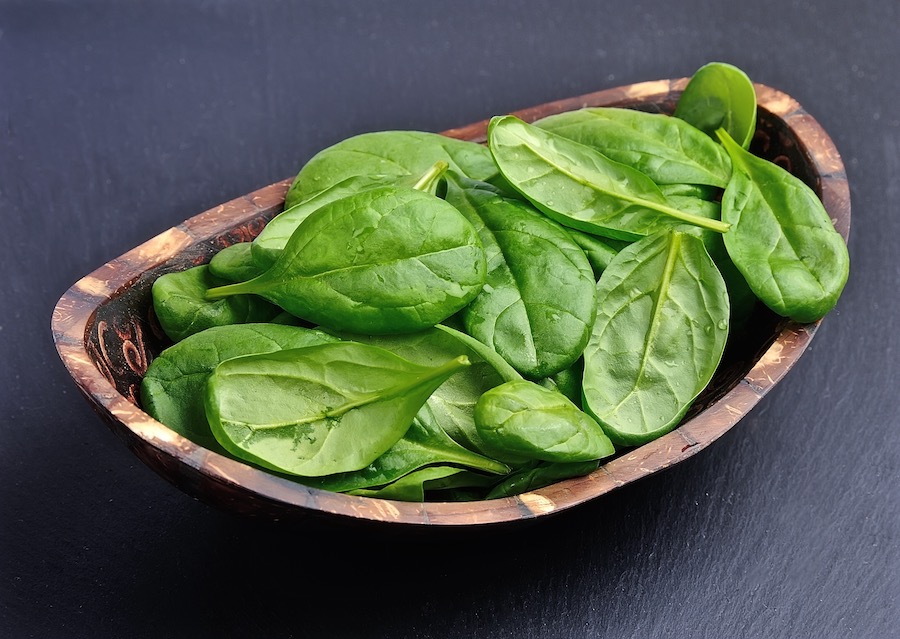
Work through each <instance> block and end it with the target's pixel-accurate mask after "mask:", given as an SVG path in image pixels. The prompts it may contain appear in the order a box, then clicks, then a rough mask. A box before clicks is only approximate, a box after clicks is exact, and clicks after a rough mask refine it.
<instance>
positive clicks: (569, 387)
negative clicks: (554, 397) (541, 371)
mask: <svg viewBox="0 0 900 639" xmlns="http://www.w3.org/2000/svg"><path fill="white" fill-rule="evenodd" d="M583 375H584V360H583V359H581V358H579V359H578V361H577V362H575V363H574V364H572V366H570V367H569V368H566V369H564V370H561V371H559V372H558V373H555V374H553V375H551V376H550V377H545V378H544V379H542V380H539V381H538V384H540V385H541V386H543V387H544V388H549V389H550V390H553V391H556V392H558V393H562V394H563V395H564V396H565V397H566V398H567V399H568V400H569V401H570V402H572V403H573V404H575V405H576V406H580V405H581V378H582V377H583Z"/></svg>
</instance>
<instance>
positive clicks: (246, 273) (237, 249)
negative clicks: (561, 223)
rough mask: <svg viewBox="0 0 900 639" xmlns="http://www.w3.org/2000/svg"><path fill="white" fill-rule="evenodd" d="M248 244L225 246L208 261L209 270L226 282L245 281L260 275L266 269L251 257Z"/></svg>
mask: <svg viewBox="0 0 900 639" xmlns="http://www.w3.org/2000/svg"><path fill="white" fill-rule="evenodd" d="M250 246H251V244H250V242H240V243H238V244H232V245H231V246H226V247H225V248H223V249H222V250H221V251H219V252H218V253H216V254H215V255H213V258H212V259H211V260H210V261H209V272H210V273H211V274H212V275H213V276H214V277H218V278H219V279H221V280H226V281H228V282H246V281H247V280H252V279H253V278H254V277H256V276H257V275H260V274H261V273H262V272H263V271H265V270H266V269H265V268H262V267H261V266H260V265H259V264H257V263H256V261H255V260H254V259H253V255H252V254H251V251H250Z"/></svg>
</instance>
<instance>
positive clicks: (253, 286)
mask: <svg viewBox="0 0 900 639" xmlns="http://www.w3.org/2000/svg"><path fill="white" fill-rule="evenodd" d="M485 271H486V263H485V259H484V250H483V249H482V247H481V241H480V240H479V239H478V234H477V233H476V232H475V229H474V228H472V225H471V224H470V223H469V222H468V221H467V220H466V219H465V218H464V217H463V216H462V215H461V214H460V213H459V212H458V211H457V210H456V209H455V208H454V207H453V206H452V205H450V204H448V203H447V202H445V201H443V200H441V199H440V198H437V197H435V196H433V195H429V194H427V193H422V192H419V191H414V190H404V189H398V188H395V187H381V188H377V189H372V190H368V191H364V192H361V193H357V194H355V195H351V196H349V197H345V198H343V199H340V200H337V201H335V202H331V203H330V204H327V205H325V206H323V207H322V208H320V209H318V210H317V211H316V212H315V213H314V214H312V215H310V216H309V217H308V218H307V219H306V220H305V221H304V222H303V223H301V225H300V226H299V227H298V228H297V231H296V232H295V233H294V234H293V235H292V236H291V239H290V241H289V242H288V244H287V246H285V248H284V250H283V251H282V253H281V255H280V256H279V257H278V260H277V261H276V262H275V264H274V265H273V266H272V267H271V268H270V269H269V270H268V271H266V272H265V273H263V274H262V275H260V276H259V277H257V278H255V279H253V280H250V281H249V282H244V283H242V284H233V285H231V286H224V287H221V288H218V289H214V290H212V291H210V292H209V294H208V295H209V297H210V298H212V299H215V298H218V297H223V296H227V295H234V294H243V293H254V294H258V295H260V296H262V297H265V298H266V299H268V300H270V301H272V302H275V303H276V304H278V305H279V306H281V307H282V308H283V309H285V310H286V311H289V312H291V313H293V314H294V315H297V316H298V317H301V318H303V319H306V320H308V321H310V322H313V323H315V324H321V325H323V326H326V327H328V328H330V329H333V330H339V331H348V332H353V333H373V334H374V333H379V334H380V333H404V332H415V331H419V330H422V329H424V328H427V327H429V326H433V325H434V324H436V323H438V322H440V321H442V320H444V319H446V318H447V317H449V316H450V315H452V314H454V313H456V312H457V311H458V310H460V309H461V308H463V307H464V306H465V305H466V304H468V303H469V302H470V301H471V300H472V299H473V298H474V297H475V296H476V295H477V294H478V292H479V291H480V290H481V288H482V286H483V285H484V280H485Z"/></svg>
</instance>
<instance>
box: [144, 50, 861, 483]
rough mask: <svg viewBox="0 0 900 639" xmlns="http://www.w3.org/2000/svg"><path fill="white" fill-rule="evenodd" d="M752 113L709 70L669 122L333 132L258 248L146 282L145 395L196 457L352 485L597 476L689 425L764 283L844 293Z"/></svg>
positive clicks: (834, 242)
mask: <svg viewBox="0 0 900 639" xmlns="http://www.w3.org/2000/svg"><path fill="white" fill-rule="evenodd" d="M755 126H756V98H755V93H754V89H753V85H752V84H751V83H750V80H749V79H748V78H747V76H746V74H744V73H743V72H742V71H740V70H739V69H737V68H735V67H733V66H730V65H727V64H722V63H712V64H709V65H706V66H704V67H703V68H701V69H700V70H699V71H698V72H697V73H696V74H695V75H694V77H693V78H692V79H691V82H690V83H689V84H688V86H687V88H686V90H685V91H684V93H683V95H682V97H681V99H680V101H679V102H678V105H677V109H676V111H675V114H674V117H672V116H667V115H660V114H649V113H643V112H639V111H632V110H625V109H616V108H587V109H582V110H579V111H572V112H568V113H562V114H559V115H554V116H551V117H548V118H545V119H543V120H540V121H538V122H536V123H534V124H527V123H525V122H523V121H522V120H519V119H518V118H515V117H513V116H500V117H496V118H494V119H493V120H492V121H491V123H490V127H489V130H488V144H487V146H482V145H478V144H474V143H469V142H462V141H459V140H451V139H448V138H444V137H442V136H439V135H435V134H431V133H423V132H410V131H399V132H398V131H386V132H379V133H370V134H365V135H360V136H356V137H353V138H350V139H348V140H345V141H343V142H340V143H338V144H336V145H334V146H332V147H330V148H328V149H325V150H323V151H321V152H320V153H319V154H317V155H316V156H315V157H314V158H312V160H310V161H309V163H307V164H306V166H304V167H303V169H302V170H301V171H300V173H299V174H298V176H297V179H296V180H295V182H294V184H293V186H292V187H291V188H290V191H289V192H288V196H287V201H286V204H285V206H286V208H285V210H284V212H283V213H282V214H280V215H279V216H277V217H276V218H275V219H274V220H273V221H272V222H271V223H270V224H269V225H268V226H267V227H266V228H265V229H264V230H263V232H262V233H261V234H260V235H259V236H258V237H257V238H256V240H255V241H253V242H252V243H246V244H238V245H235V246H232V247H229V248H228V249H225V250H223V251H222V252H220V253H219V254H217V255H216V256H215V257H214V258H213V260H212V261H211V263H210V264H209V265H208V266H199V267H196V268H192V269H189V270H187V271H183V272H177V273H171V274H168V275H164V276H162V277H160V278H159V279H158V280H157V281H156V282H155V284H154V286H153V302H154V308H155V312H156V315H157V317H158V318H159V321H160V325H161V326H162V328H163V329H164V331H165V332H166V333H167V335H168V336H169V337H170V338H171V339H172V340H173V341H174V342H176V343H175V344H174V345H172V346H171V347H169V348H168V349H166V350H165V351H163V353H162V354H161V355H160V356H159V357H158V358H157V359H156V360H154V361H153V362H152V364H151V365H150V367H149V370H148V371H147V374H146V376H145V378H144V380H143V384H142V387H141V399H142V404H143V406H144V408H145V409H146V410H147V411H148V412H149V413H150V414H151V415H152V416H154V417H155V418H156V419H158V420H160V421H161V422H163V423H164V424H166V425H168V426H169V427H171V428H172V429H173V430H175V431H176V432H178V433H179V434H181V435H183V436H185V437H187V438H188V439H190V440H192V441H194V442H196V443H198V444H200V445H201V446H204V447H206V448H208V449H210V450H214V451H216V452H218V453H220V454H224V455H230V456H233V457H235V458H237V459H240V460H243V461H244V462H246V463H250V464H253V465H255V466H258V467H260V468H263V469H266V470H267V471H269V472H273V473H277V474H279V475H282V476H285V477H289V478H292V479H293V480H295V481H298V482H300V483H303V484H306V485H309V486H313V487H317V488H322V489H327V490H333V491H340V492H347V493H352V494H357V495H366V496H372V497H382V498H391V499H402V500H423V499H438V500H466V499H486V498H494V497H503V496H509V495H514V494H518V493H521V492H524V491H528V490H532V489H535V488H537V487H540V486H544V485H547V484H549V483H552V482H556V481H559V480H561V479H565V478H567V477H573V476H578V475H583V474H586V473H590V472H592V471H593V470H595V469H596V468H597V467H598V465H599V464H600V463H601V460H602V459H605V458H607V457H609V456H611V455H613V454H615V453H616V447H628V446H635V445H640V444H643V443H645V442H648V441H651V440H652V439H654V438H656V437H659V436H661V435H663V434H665V433H667V432H669V431H670V430H672V429H673V428H674V427H675V426H676V425H677V424H678V423H679V421H680V420H681V419H682V417H683V416H684V414H685V412H686V411H687V410H688V408H689V407H690V406H691V404H692V403H693V402H694V400H695V399H696V398H697V396H698V395H699V393H700V392H701V391H702V390H703V389H704V388H705V387H706V386H707V384H708V383H709V382H710V380H711V379H712V376H713V374H714V373H715V371H716V368H717V367H718V365H719V362H720V359H721V357H722V353H723V350H724V348H725V343H726V340H727V338H728V335H729V329H730V327H733V326H736V325H739V324H740V323H741V322H744V321H746V319H747V317H748V316H749V313H750V310H751V309H752V307H753V305H754V304H756V302H757V300H759V301H761V302H762V303H764V304H765V305H767V306H768V307H769V308H770V309H772V310H773V311H774V312H776V313H779V314H781V315H783V316H786V317H790V318H792V319H795V320H797V321H801V322H810V321H814V320H817V319H819V318H820V317H822V316H823V315H825V314H826V313H827V312H828V311H829V310H831V308H833V307H834V305H835V303H836V302H837V299H838V297H839V295H840V293H841V290H842V289H843V286H844V283H845V282H846V280H847V275H848V270H849V258H848V254H847V249H846V245H845V244H844V242H843V240H842V239H841V237H840V236H839V235H838V234H837V232H836V231H835V230H834V227H833V226H832V223H831V220H830V219H829V217H828V215H827V213H826V212H825V209H824V207H823V206H822V203H821V202H820V201H819V199H818V198H817V197H816V195H815V194H814V193H813V192H812V191H811V190H810V189H809V188H808V187H806V186H805V185H804V184H803V183H802V182H801V181H800V180H798V179H797V178H796V177H794V176H792V175H791V174H789V173H787V172H786V171H784V170H783V169H781V168H779V167H778V166H776V165H774V164H772V163H770V162H767V161H765V160H762V159H760V158H758V157H755V156H753V155H752V154H751V153H749V152H748V151H747V148H748V147H749V144H750V141H751V140H752V138H753V134H754V129H755ZM260 322H265V323H260Z"/></svg>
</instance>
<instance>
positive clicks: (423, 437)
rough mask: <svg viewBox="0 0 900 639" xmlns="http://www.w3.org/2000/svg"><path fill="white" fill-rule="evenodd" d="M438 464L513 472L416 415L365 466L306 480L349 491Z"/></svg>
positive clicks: (312, 483) (392, 480)
mask: <svg viewBox="0 0 900 639" xmlns="http://www.w3.org/2000/svg"><path fill="white" fill-rule="evenodd" d="M435 465H441V466H453V467H456V468H470V469H475V470H480V471H481V472H483V473H488V474H493V475H505V474H506V473H508V472H509V467H508V466H506V465H505V464H503V463H501V462H498V461H496V460H493V459H490V458H488V457H485V456H483V455H479V454H477V453H473V452H471V451H469V450H467V449H465V448H463V447H462V446H460V445H459V444H457V443H456V442H454V441H453V440H452V439H450V437H448V436H447V434H446V433H444V432H443V431H442V430H441V429H440V428H438V427H437V426H436V425H435V424H431V423H428V422H427V421H423V420H421V419H419V418H416V419H415V420H413V423H412V425H411V426H410V427H409V430H408V431H406V434H405V435H404V436H403V437H402V438H401V439H400V440H399V441H398V442H397V443H396V444H394V445H393V446H391V447H390V448H389V449H388V450H387V451H385V453H384V454H383V455H381V456H379V457H378V459H376V460H375V461H373V462H372V463H371V464H369V465H368V466H366V467H365V468H363V469H362V470H357V471H354V472H347V473H338V474H336V475H329V476H327V477H321V478H317V479H316V478H308V479H304V480H302V481H303V483H304V484H307V485H309V486H313V487H315V488H322V489H325V490H332V491H335V492H347V491H350V490H359V489H362V488H373V487H379V486H385V485H387V484H390V483H391V482H395V481H397V480H398V479H400V478H401V477H404V476H406V475H408V474H409V473H412V472H415V471H417V470H419V469H421V468H425V467H426V466H435Z"/></svg>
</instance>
